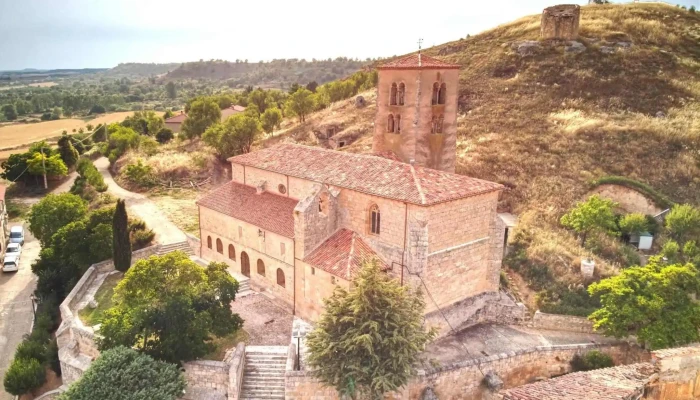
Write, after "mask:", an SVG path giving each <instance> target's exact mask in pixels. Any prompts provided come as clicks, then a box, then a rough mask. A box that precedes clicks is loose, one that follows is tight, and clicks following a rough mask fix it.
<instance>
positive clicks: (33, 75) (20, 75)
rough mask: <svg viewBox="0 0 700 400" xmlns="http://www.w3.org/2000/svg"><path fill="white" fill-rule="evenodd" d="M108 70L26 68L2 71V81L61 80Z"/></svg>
mask: <svg viewBox="0 0 700 400" xmlns="http://www.w3.org/2000/svg"><path fill="white" fill-rule="evenodd" d="M106 70H107V68H76V69H46V70H44V69H42V70H38V69H33V68H25V69H23V70H21V71H0V80H7V81H9V80H20V79H44V78H59V77H68V76H73V75H82V74H94V73H96V72H102V71H106Z"/></svg>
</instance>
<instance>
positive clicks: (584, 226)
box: [561, 194, 617, 246]
mask: <svg viewBox="0 0 700 400" xmlns="http://www.w3.org/2000/svg"><path fill="white" fill-rule="evenodd" d="M615 207H616V204H615V203H614V202H613V201H612V200H608V199H604V198H601V197H600V196H598V195H597V194H595V195H593V196H591V197H589V198H588V200H586V201H582V202H579V203H577V204H576V207H574V208H573V209H572V210H571V211H569V212H568V213H566V214H564V216H562V217H561V224H562V225H564V226H565V227H567V228H570V229H573V230H574V231H575V232H576V233H578V235H579V237H580V238H581V246H584V245H585V244H586V238H587V237H588V235H589V234H590V233H591V232H593V231H603V232H608V233H611V232H614V231H615V229H616V228H617V226H616V224H615V214H614V213H613V209H614V208H615Z"/></svg>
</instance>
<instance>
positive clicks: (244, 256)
mask: <svg viewBox="0 0 700 400" xmlns="http://www.w3.org/2000/svg"><path fill="white" fill-rule="evenodd" d="M241 273H242V274H243V275H245V276H247V277H248V278H250V258H248V253H246V252H245V251H243V252H241Z"/></svg>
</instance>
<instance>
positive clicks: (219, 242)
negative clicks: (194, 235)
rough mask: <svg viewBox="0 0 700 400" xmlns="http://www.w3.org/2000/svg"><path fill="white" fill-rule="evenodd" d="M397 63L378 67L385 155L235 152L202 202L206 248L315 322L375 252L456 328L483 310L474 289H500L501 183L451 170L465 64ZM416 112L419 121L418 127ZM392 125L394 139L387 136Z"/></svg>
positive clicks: (279, 149) (293, 147)
mask: <svg viewBox="0 0 700 400" xmlns="http://www.w3.org/2000/svg"><path fill="white" fill-rule="evenodd" d="M390 65H400V66H401V68H400V69H386V68H380V70H379V86H380V94H379V96H378V101H379V105H378V109H379V111H378V114H382V115H384V116H386V117H387V118H384V117H381V118H379V117H378V119H377V120H378V121H380V120H381V122H382V123H383V124H382V127H381V128H378V130H379V129H381V132H379V133H381V134H375V136H374V137H375V148H376V149H377V150H380V151H382V153H383V154H384V155H387V157H381V156H377V155H364V154H352V153H346V152H339V151H334V150H328V149H321V148H315V147H307V146H302V145H297V144H279V145H276V146H273V147H270V148H267V149H263V150H259V151H255V152H253V153H249V154H243V155H239V156H235V157H232V158H230V159H229V162H230V163H231V169H232V181H231V182H229V183H228V184H225V185H223V186H222V187H220V188H218V189H216V190H214V191H212V192H211V193H209V194H208V195H207V196H205V197H204V198H202V199H201V200H199V201H198V205H199V215H200V219H199V220H200V234H201V236H200V237H201V255H202V257H203V258H205V259H208V260H214V261H222V262H225V263H227V264H228V265H230V266H231V270H232V271H234V272H236V273H239V274H242V275H245V276H247V277H249V278H250V283H251V286H252V287H253V288H256V289H258V290H264V291H267V292H269V293H271V294H272V295H274V296H275V297H276V298H277V299H279V300H281V301H283V302H284V303H285V304H286V305H288V307H289V309H290V311H292V312H293V313H294V314H295V315H298V316H300V317H302V318H307V319H310V320H316V319H317V318H318V317H319V315H320V313H321V312H322V310H323V299H324V298H326V297H328V296H329V295H330V294H331V293H332V291H333V289H334V287H335V285H342V286H345V287H347V286H349V281H350V279H351V278H352V276H353V274H354V273H355V272H357V271H358V269H359V268H360V267H361V265H362V263H363V262H364V261H366V260H370V259H377V260H379V262H381V263H382V264H383V266H384V267H385V268H386V269H387V270H388V271H389V273H392V274H394V275H395V276H396V277H397V279H400V280H401V282H402V283H404V284H411V285H417V286H421V287H423V288H424V291H426V290H427V291H429V294H430V299H431V300H430V301H428V304H427V310H426V311H427V316H431V315H436V313H437V312H439V311H440V314H441V315H444V316H446V319H448V320H449V322H450V324H449V325H451V326H453V327H459V326H460V324H463V323H464V322H465V321H466V320H467V319H468V318H470V317H471V316H472V315H473V313H474V312H475V311H477V310H475V309H474V307H473V304H474V300H475V299H478V298H483V297H484V296H486V297H488V296H492V295H494V294H496V295H497V294H498V286H499V272H500V266H501V258H502V254H503V238H504V232H505V228H504V225H503V223H502V222H501V220H500V219H499V218H498V217H497V214H496V206H497V202H498V197H499V194H500V192H501V190H502V189H503V187H502V186H501V185H499V184H497V183H493V182H488V181H484V180H480V179H475V178H471V177H468V176H463V175H457V174H454V173H451V172H446V171H453V170H454V155H452V156H449V155H447V154H446V151H447V150H446V149H452V151H454V143H455V141H456V138H455V136H456V127H455V118H454V115H453V113H455V109H456V99H457V97H456V88H457V73H456V72H457V70H456V67H455V66H453V65H450V64H445V63H443V62H437V61H435V60H433V59H429V58H427V57H425V58H423V59H421V57H415V56H409V57H407V58H406V59H403V60H399V61H397V62H395V63H392V64H390ZM410 66H413V67H414V68H413V69H410V68H409V67H410ZM416 77H418V79H416ZM392 79H395V82H394V81H392ZM421 80H423V81H421ZM427 80H430V82H427ZM414 85H421V87H422V86H425V88H428V90H425V88H423V89H422V90H420V91H419V90H418V88H416V87H414ZM434 87H435V88H437V99H436V101H435V103H436V104H432V100H431V98H432V97H434V96H435V95H436V94H435V93H433V92H432V91H431V90H430V88H434ZM382 88H384V89H385V90H384V89H382ZM394 89H396V91H394ZM450 90H451V93H450ZM441 91H442V92H441ZM445 91H446V92H445ZM384 92H385V93H384ZM419 92H420V93H424V94H425V97H427V100H424V99H421V98H417V93H419ZM440 93H441V94H440ZM407 94H411V96H408V95H407ZM400 96H403V98H402V97H400ZM441 99H442V100H441ZM448 101H449V102H451V103H452V104H446V102H448ZM393 103H396V104H393ZM402 107H404V108H402ZM422 107H427V108H428V110H427V111H424V110H422ZM390 115H391V116H393V124H394V125H393V128H394V129H393V130H392V129H391V126H390V124H391V123H392V118H389V116H390ZM435 116H437V118H435ZM414 118H417V119H418V120H419V122H420V123H419V126H421V127H423V128H422V129H419V128H417V127H410V125H411V124H410V123H408V121H411V120H412V119H414ZM401 119H403V120H404V121H406V123H405V125H406V127H405V128H404V129H403V130H401V129H400V128H398V129H397V127H400V126H401V125H400V124H401V122H400V121H401ZM421 121H422V122H421ZM426 121H427V122H426ZM431 123H435V124H438V123H439V124H440V126H435V125H431ZM387 124H389V125H387ZM385 131H386V132H385ZM385 133H386V135H385ZM389 134H390V135H393V136H395V137H396V140H392V141H391V142H392V143H396V144H392V145H391V146H388V145H386V143H387V142H388V141H387V139H386V138H387V136H388V135H389ZM436 135H439V140H436V141H431V140H429V139H426V138H427V137H431V136H436ZM390 139H394V138H390ZM377 142H381V143H377ZM434 143H438V144H439V145H434ZM392 151H395V152H398V153H400V154H391V153H392ZM414 158H415V159H417V160H414ZM403 161H406V162H403ZM430 166H435V167H440V168H439V169H433V168H428V167H430ZM438 307H439V308H440V310H439V311H438ZM465 308H469V310H464V309H465ZM435 324H436V325H441V324H440V322H439V321H437V319H436V322H435Z"/></svg>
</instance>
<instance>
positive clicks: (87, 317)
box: [78, 274, 122, 326]
mask: <svg viewBox="0 0 700 400" xmlns="http://www.w3.org/2000/svg"><path fill="white" fill-rule="evenodd" d="M121 279H122V274H113V275H110V276H108V277H107V279H105V281H104V282H103V283H102V286H100V288H99V289H98V290H97V293H95V300H96V301H97V308H94V309H93V308H90V307H89V306H88V307H85V308H83V309H82V310H80V312H79V313H78V315H79V316H80V320H81V321H83V323H84V324H85V325H87V326H94V325H97V324H99V323H102V317H103V315H104V312H105V311H107V309H109V308H110V307H112V294H114V288H115V287H116V286H117V283H119V281H120V280H121Z"/></svg>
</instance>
